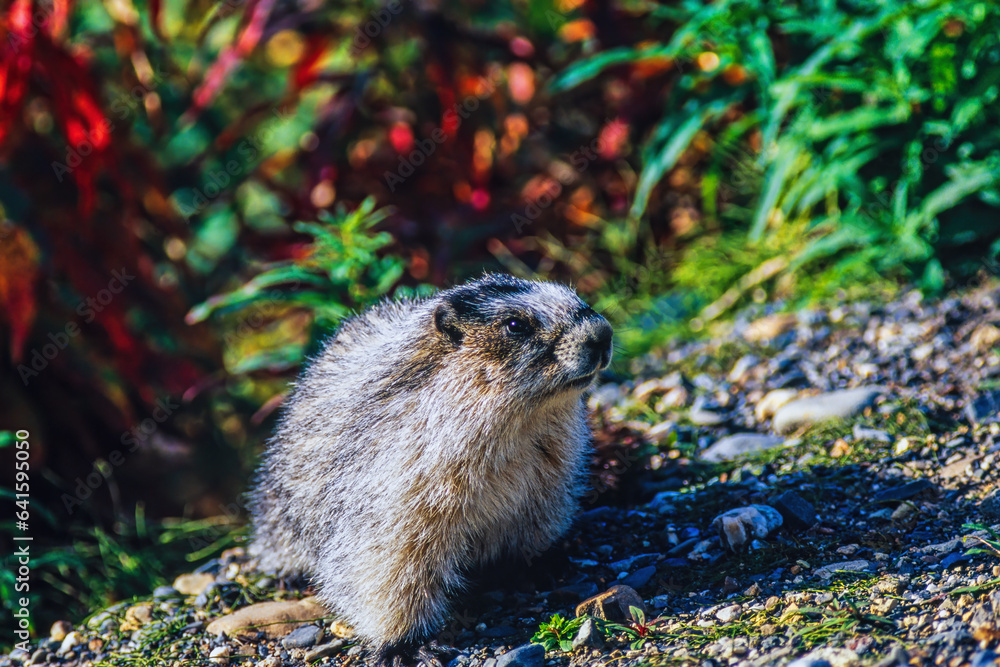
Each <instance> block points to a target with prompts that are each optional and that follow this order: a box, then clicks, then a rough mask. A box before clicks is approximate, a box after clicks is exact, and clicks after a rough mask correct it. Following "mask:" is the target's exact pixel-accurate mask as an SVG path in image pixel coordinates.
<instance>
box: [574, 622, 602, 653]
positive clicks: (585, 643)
mask: <svg viewBox="0 0 1000 667" xmlns="http://www.w3.org/2000/svg"><path fill="white" fill-rule="evenodd" d="M581 647H587V648H597V649H601V648H604V637H602V636H601V633H600V631H599V630H598V629H597V625H596V624H595V623H594V619H592V618H588V619H587V620H586V621H584V622H583V625H581V626H580V630H579V631H578V632H577V633H576V637H575V638H574V639H573V650H574V651H575V650H577V649H578V648H581Z"/></svg>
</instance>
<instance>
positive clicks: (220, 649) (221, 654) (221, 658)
mask: <svg viewBox="0 0 1000 667" xmlns="http://www.w3.org/2000/svg"><path fill="white" fill-rule="evenodd" d="M208 659H209V661H210V662H214V663H215V664H217V665H228V664H229V647H228V646H217V647H215V648H213V649H212V652H211V653H209V654H208Z"/></svg>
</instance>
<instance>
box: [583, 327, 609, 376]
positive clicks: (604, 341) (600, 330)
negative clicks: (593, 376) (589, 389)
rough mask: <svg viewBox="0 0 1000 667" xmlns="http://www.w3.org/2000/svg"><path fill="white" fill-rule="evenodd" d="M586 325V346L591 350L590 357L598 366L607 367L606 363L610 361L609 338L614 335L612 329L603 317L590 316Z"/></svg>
mask: <svg viewBox="0 0 1000 667" xmlns="http://www.w3.org/2000/svg"><path fill="white" fill-rule="evenodd" d="M588 325H589V331H588V332H587V340H586V345H587V348H588V349H589V350H590V351H591V354H592V355H593V356H592V358H593V359H594V362H595V363H596V364H597V366H598V368H602V369H603V368H607V367H608V364H610V363H611V339H612V337H613V336H614V331H613V330H612V329H611V325H610V324H608V321H607V320H606V319H604V318H603V317H600V318H597V317H595V318H591V319H590V320H589V321H588Z"/></svg>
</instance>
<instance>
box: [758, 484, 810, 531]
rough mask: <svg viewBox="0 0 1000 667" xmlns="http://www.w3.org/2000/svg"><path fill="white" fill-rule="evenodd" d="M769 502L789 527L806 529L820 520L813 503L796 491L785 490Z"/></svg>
mask: <svg viewBox="0 0 1000 667" xmlns="http://www.w3.org/2000/svg"><path fill="white" fill-rule="evenodd" d="M769 504H770V505H771V507H773V508H774V509H776V510H778V512H780V513H781V518H783V519H784V520H785V524H786V525H787V526H788V527H789V528H796V529H798V530H806V529H808V528H812V527H813V526H814V525H816V521H817V520H818V519H817V517H816V509H815V508H814V507H813V506H812V504H811V503H809V501H807V500H806V499H805V498H803V497H802V496H800V495H799V494H797V493H795V492H794V491H785V492H784V493H782V494H781V495H780V496H778V497H777V498H775V499H774V500H772V501H771V502H770V503H769Z"/></svg>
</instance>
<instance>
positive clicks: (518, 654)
mask: <svg viewBox="0 0 1000 667" xmlns="http://www.w3.org/2000/svg"><path fill="white" fill-rule="evenodd" d="M544 664H545V648H544V647H542V645H541V644H525V645H524V646H519V647H517V648H516V649H514V650H512V651H507V652H506V653H504V654H503V655H501V656H499V657H498V658H497V665H496V667H542V666H543V665H544Z"/></svg>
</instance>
